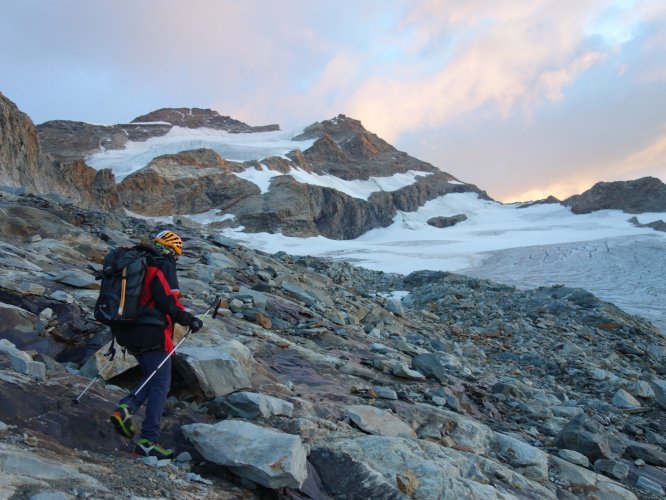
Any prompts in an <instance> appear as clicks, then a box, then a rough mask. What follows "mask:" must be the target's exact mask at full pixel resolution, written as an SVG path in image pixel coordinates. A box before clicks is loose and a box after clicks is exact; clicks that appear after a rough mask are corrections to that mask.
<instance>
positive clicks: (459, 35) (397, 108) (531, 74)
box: [348, 1, 606, 140]
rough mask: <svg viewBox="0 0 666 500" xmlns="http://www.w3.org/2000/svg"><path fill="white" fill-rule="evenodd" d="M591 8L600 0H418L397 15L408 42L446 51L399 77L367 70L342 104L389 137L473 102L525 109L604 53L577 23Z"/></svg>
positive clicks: (429, 51) (425, 50)
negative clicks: (430, 67) (591, 45)
mask: <svg viewBox="0 0 666 500" xmlns="http://www.w3.org/2000/svg"><path fill="white" fill-rule="evenodd" d="M598 8H599V2H581V3H579V2H577V3H576V6H574V5H573V3H571V2H566V5H564V3H548V2H537V3H533V4H531V5H527V4H526V3H525V2H520V1H513V2H512V1H505V2H499V3H488V2H449V3H447V5H446V6H443V5H442V4H441V2H425V3H422V4H421V5H420V8H417V9H416V10H414V11H412V12H410V13H409V15H408V16H407V17H406V18H405V19H404V21H403V23H402V26H403V28H404V30H405V32H406V33H407V35H405V36H411V37H412V40H413V44H412V46H411V50H413V51H418V52H419V54H420V55H421V57H422V58H423V57H426V58H427V57H430V58H432V59H435V60H436V59H437V52H438V50H440V49H441V47H442V46H443V47H444V49H443V50H446V51H447V52H450V54H451V55H450V58H448V59H446V60H445V61H443V64H442V65H441V66H440V67H438V68H437V69H436V70H435V71H432V72H431V73H429V74H424V73H423V71H422V68H421V66H417V65H413V67H412V68H411V69H412V71H411V74H409V77H405V78H403V79H401V80H397V79H393V78H381V77H380V78H370V79H368V80H367V81H366V82H364V83H363V84H362V85H361V86H360V88H359V89H358V91H356V92H355V94H354V95H353V96H351V97H350V104H349V105H348V107H349V108H350V109H351V110H352V114H353V115H355V116H359V117H361V118H362V120H363V121H364V123H366V122H367V125H368V126H369V127H370V128H371V129H373V130H376V131H377V132H378V133H380V135H382V136H384V137H386V138H388V139H389V140H393V139H395V138H396V137H398V136H399V135H400V134H401V133H404V132H406V131H413V130H414V129H419V128H425V127H432V126H437V125H441V124H444V123H447V122H450V121H452V120H454V119H456V118H457V117H459V116H461V115H465V114H469V113H473V112H477V111H479V110H481V111H483V112H484V113H488V112H491V113H495V114H496V115H497V116H498V117H499V118H506V117H507V116H509V115H510V114H512V113H515V112H525V113H526V115H529V114H530V113H531V111H532V110H533V109H534V108H535V107H537V106H539V105H540V104H542V103H543V102H544V101H552V100H560V99H562V97H563V92H564V88H565V87H566V86H568V85H571V84H572V83H573V82H575V81H576V79H577V78H579V77H580V75H582V74H583V73H584V72H585V71H587V70H588V69H590V68H591V67H593V66H594V65H596V64H598V63H599V62H600V61H602V60H603V59H604V58H605V57H606V56H605V54H604V53H603V52H601V51H599V50H589V49H586V48H585V43H584V42H585V33H584V29H583V28H584V26H585V25H586V24H587V23H589V22H590V21H591V19H592V18H593V17H594V15H595V13H596V12H597V9H598ZM407 28H409V30H408V29H407ZM438 30H439V31H438ZM450 40H455V43H454V46H453V47H449V46H448V45H446V44H447V43H448V44H450V43H451V42H450ZM406 44H407V42H406ZM407 45H408V44H407ZM406 66H407V69H409V68H410V63H409V62H408V63H407V64H406Z"/></svg>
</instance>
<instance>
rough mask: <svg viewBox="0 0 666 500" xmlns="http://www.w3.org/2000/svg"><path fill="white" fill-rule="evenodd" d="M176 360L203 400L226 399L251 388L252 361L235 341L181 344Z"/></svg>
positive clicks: (241, 345)
mask: <svg viewBox="0 0 666 500" xmlns="http://www.w3.org/2000/svg"><path fill="white" fill-rule="evenodd" d="M176 359H177V363H178V364H179V366H180V367H181V372H182V373H183V376H184V378H185V379H186V380H187V381H188V382H189V383H191V384H192V385H193V386H195V387H198V388H199V390H200V391H201V392H202V393H203V394H204V395H205V396H207V397H218V396H226V395H227V394H231V393H232V392H235V391H238V390H241V389H249V388H250V386H251V377H252V373H253V370H254V365H255V361H254V359H253V357H252V352H251V351H250V350H249V349H248V348H247V347H246V346H244V345H243V344H241V343H240V342H238V341H236V340H231V341H228V342H222V343H220V344H218V345H216V346H214V347H196V346H190V345H185V344H183V346H181V348H180V349H179V350H178V351H177V356H176Z"/></svg>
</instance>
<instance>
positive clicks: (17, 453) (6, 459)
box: [0, 443, 108, 492]
mask: <svg viewBox="0 0 666 500" xmlns="http://www.w3.org/2000/svg"><path fill="white" fill-rule="evenodd" d="M0 472H2V473H4V474H9V475H16V476H26V477H29V478H33V479H39V480H46V481H53V480H65V481H71V482H73V483H79V484H81V485H85V486H88V487H91V488H94V489H95V490H97V491H103V492H107V491H108V490H107V488H106V487H105V486H103V485H102V484H101V483H99V482H98V481H97V480H96V479H94V478H92V477H90V476H88V475H86V474H82V473H80V472H79V471H77V470H76V469H74V468H73V467H71V466H69V465H66V464H63V463H60V462H57V461H54V460H49V459H47V458H42V457H40V456H37V455H35V454H34V453H30V452H26V451H23V450H22V449H20V448H18V447H16V446H13V445H10V444H6V443H0Z"/></svg>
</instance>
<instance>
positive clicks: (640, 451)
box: [625, 441, 666, 467]
mask: <svg viewBox="0 0 666 500" xmlns="http://www.w3.org/2000/svg"><path fill="white" fill-rule="evenodd" d="M625 454H626V455H627V456H628V457H631V458H634V459H641V460H643V461H645V463H646V464H650V465H656V466H658V467H666V452H664V450H662V449H661V447H659V446H656V445H654V444H647V443H638V442H636V441H632V442H630V443H629V444H628V445H627V448H626V449H625Z"/></svg>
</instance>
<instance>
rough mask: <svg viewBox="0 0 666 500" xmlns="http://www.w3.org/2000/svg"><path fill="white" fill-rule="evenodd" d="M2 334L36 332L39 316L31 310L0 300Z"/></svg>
mask: <svg viewBox="0 0 666 500" xmlns="http://www.w3.org/2000/svg"><path fill="white" fill-rule="evenodd" d="M0 318H2V321H0V334H3V333H6V332H10V331H14V332H26V333H27V332H34V331H35V324H36V322H37V316H36V315H35V314H33V313H31V312H30V311H26V310H25V309H21V308H20V307H17V306H13V305H11V304H5V303H4V302H0Z"/></svg>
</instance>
